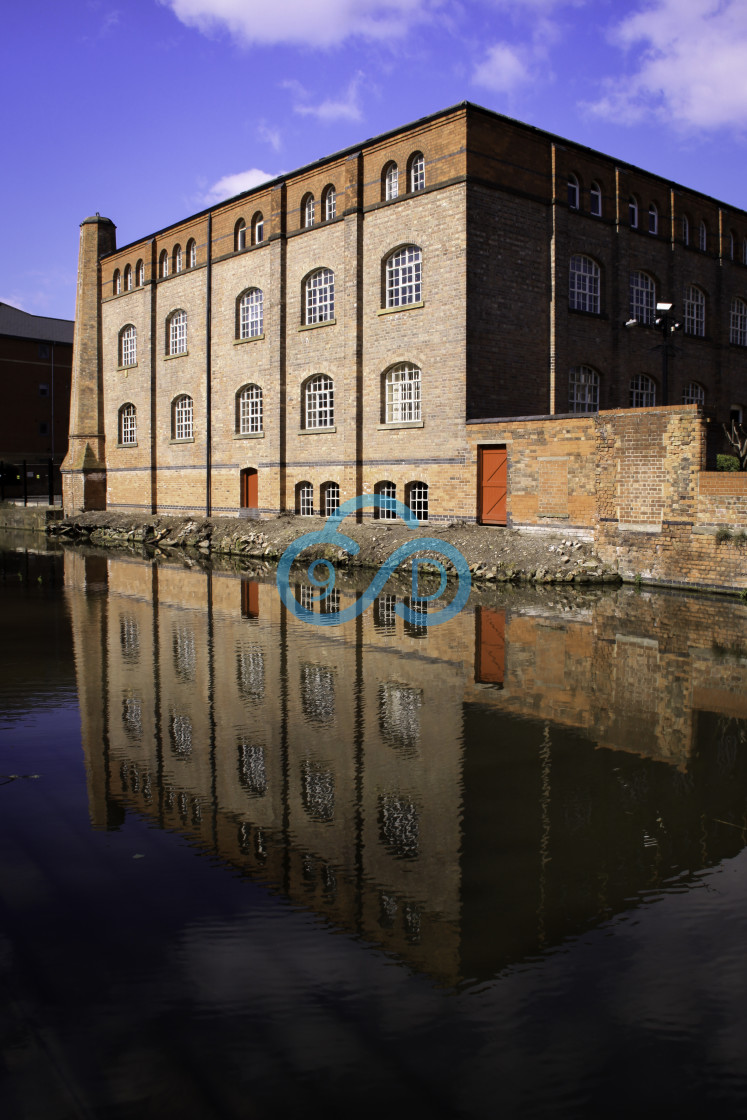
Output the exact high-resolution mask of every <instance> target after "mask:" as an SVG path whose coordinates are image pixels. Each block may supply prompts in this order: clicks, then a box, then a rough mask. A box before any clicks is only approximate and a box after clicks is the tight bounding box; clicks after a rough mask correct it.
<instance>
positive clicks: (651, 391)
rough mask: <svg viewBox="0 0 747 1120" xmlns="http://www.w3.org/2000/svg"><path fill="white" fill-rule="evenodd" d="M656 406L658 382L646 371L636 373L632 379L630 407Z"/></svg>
mask: <svg viewBox="0 0 747 1120" xmlns="http://www.w3.org/2000/svg"><path fill="white" fill-rule="evenodd" d="M655 406H656V382H655V381H654V379H653V378H652V377H649V376H648V374H646V373H639V374H636V376H635V377H631V379H630V408H654V407H655Z"/></svg>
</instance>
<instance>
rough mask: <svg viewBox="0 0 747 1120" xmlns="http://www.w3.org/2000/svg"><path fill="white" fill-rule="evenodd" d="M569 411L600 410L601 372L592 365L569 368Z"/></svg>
mask: <svg viewBox="0 0 747 1120" xmlns="http://www.w3.org/2000/svg"><path fill="white" fill-rule="evenodd" d="M568 411H569V412H599V374H598V373H597V371H596V370H595V369H592V367H591V366H573V367H572V368H571V369H570V370H569V373H568Z"/></svg>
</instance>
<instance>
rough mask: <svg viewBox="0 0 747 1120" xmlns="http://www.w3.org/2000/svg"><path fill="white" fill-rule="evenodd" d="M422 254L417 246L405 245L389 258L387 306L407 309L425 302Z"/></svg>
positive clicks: (387, 264) (387, 266)
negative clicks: (411, 304) (413, 304)
mask: <svg viewBox="0 0 747 1120" xmlns="http://www.w3.org/2000/svg"><path fill="white" fill-rule="evenodd" d="M422 280H423V264H422V253H421V251H420V249H419V247H418V246H417V245H403V246H402V248H401V249H397V251H396V252H394V253H392V255H391V256H390V257H388V258H387V262H386V306H387V307H405V306H406V305H407V304H408V303H421V302H422V300H423V289H422Z"/></svg>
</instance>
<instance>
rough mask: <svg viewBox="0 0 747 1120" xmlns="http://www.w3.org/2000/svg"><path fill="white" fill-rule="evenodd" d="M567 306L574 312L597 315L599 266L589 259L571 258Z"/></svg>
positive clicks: (598, 307)
mask: <svg viewBox="0 0 747 1120" xmlns="http://www.w3.org/2000/svg"><path fill="white" fill-rule="evenodd" d="M568 304H569V306H570V307H572V308H573V309H574V310H576V311H592V312H594V313H595V314H596V315H598V314H599V309H600V302H599V265H598V264H597V263H596V261H593V260H592V259H591V257H582V256H573V257H571V262H570V286H569V292H568Z"/></svg>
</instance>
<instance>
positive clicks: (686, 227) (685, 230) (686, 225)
mask: <svg viewBox="0 0 747 1120" xmlns="http://www.w3.org/2000/svg"><path fill="white" fill-rule="evenodd" d="M682 244H683V245H689V244H690V219H689V218H688V216H687V214H683V215H682Z"/></svg>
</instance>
